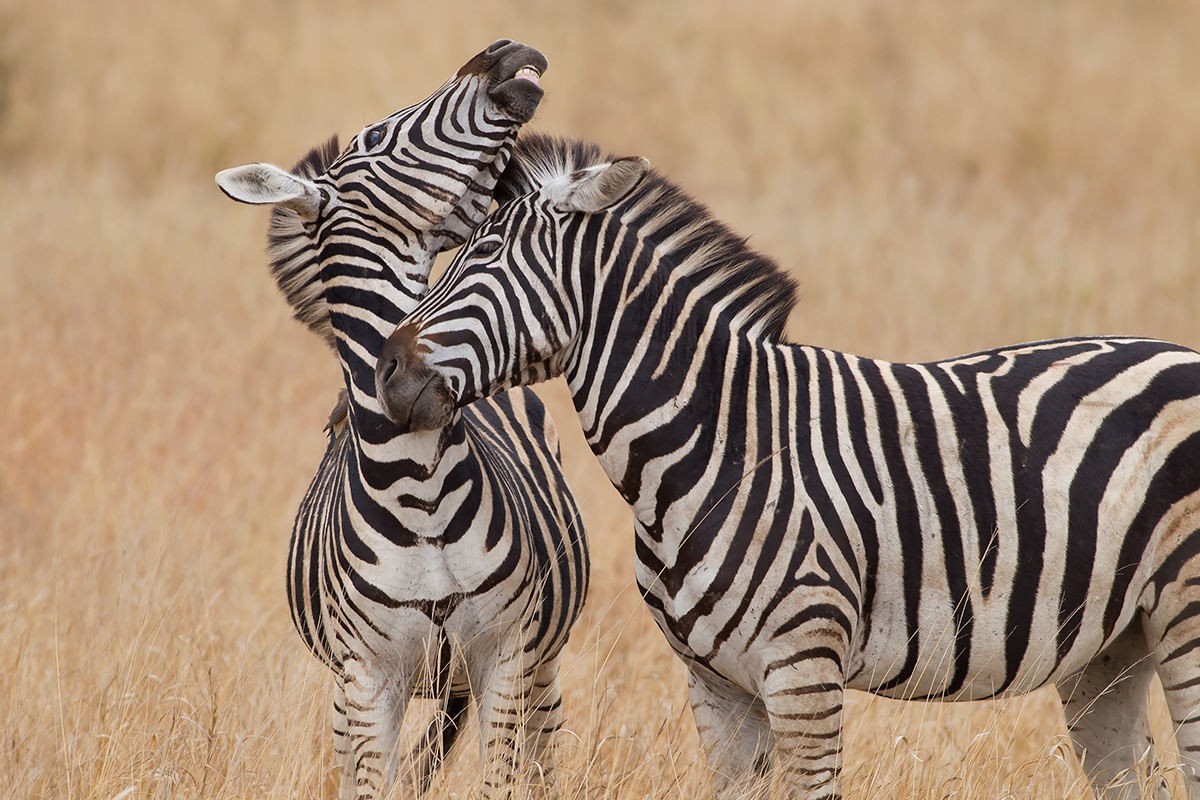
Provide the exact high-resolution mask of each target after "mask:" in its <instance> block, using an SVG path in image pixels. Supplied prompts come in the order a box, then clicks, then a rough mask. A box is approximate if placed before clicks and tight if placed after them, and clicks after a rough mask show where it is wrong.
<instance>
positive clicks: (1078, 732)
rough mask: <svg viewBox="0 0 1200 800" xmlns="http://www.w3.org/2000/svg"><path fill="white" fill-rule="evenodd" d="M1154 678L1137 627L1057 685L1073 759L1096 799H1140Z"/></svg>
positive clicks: (1149, 749)
mask: <svg viewBox="0 0 1200 800" xmlns="http://www.w3.org/2000/svg"><path fill="white" fill-rule="evenodd" d="M1153 677H1154V660H1153V658H1151V656H1150V654H1149V652H1148V648H1147V646H1146V642H1145V637H1144V636H1143V634H1142V630H1141V626H1140V625H1138V624H1137V623H1136V622H1135V623H1134V624H1132V625H1130V626H1129V628H1128V629H1126V631H1125V632H1124V633H1122V634H1121V635H1120V636H1119V637H1117V639H1116V640H1115V641H1114V642H1113V643H1112V644H1111V645H1109V646H1108V648H1106V649H1105V650H1104V651H1103V652H1102V653H1100V654H1099V655H1097V656H1096V657H1095V658H1093V659H1092V661H1091V663H1089V664H1088V665H1087V666H1086V667H1085V668H1084V669H1083V670H1082V671H1081V672H1079V673H1077V674H1075V675H1073V676H1071V677H1070V678H1068V679H1066V680H1064V681H1061V682H1059V684H1058V693H1059V697H1060V698H1061V699H1062V703H1063V712H1064V714H1065V715H1066V718H1067V728H1068V730H1070V732H1071V742H1072V744H1073V746H1074V748H1075V755H1076V756H1078V758H1079V760H1080V761H1081V762H1082V764H1083V769H1084V772H1085V773H1087V777H1088V782H1089V783H1090V784H1091V786H1092V791H1093V792H1094V793H1095V795H1096V797H1097V798H1102V799H1103V800H1133V799H1134V798H1138V797H1141V796H1142V795H1141V794H1140V791H1141V785H1142V783H1143V780H1144V779H1141V778H1140V777H1139V769H1140V771H1142V772H1143V773H1144V772H1145V771H1146V770H1148V769H1150V768H1152V767H1153V765H1154V747H1153V742H1152V741H1151V739H1150V733H1149V727H1148V723H1147V719H1146V702H1147V695H1148V690H1149V687H1150V681H1151V679H1152V678H1153ZM1162 792H1163V788H1161V787H1160V790H1159V793H1160V794H1162ZM1162 796H1164V797H1165V795H1162Z"/></svg>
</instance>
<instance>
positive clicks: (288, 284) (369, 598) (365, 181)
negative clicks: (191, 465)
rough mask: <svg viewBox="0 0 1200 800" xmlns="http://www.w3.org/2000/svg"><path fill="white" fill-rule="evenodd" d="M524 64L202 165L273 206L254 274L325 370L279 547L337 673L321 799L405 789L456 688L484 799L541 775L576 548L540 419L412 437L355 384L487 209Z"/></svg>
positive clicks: (513, 404)
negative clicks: (278, 158)
mask: <svg viewBox="0 0 1200 800" xmlns="http://www.w3.org/2000/svg"><path fill="white" fill-rule="evenodd" d="M544 68H545V59H544V58H543V57H542V55H541V54H540V53H538V52H537V51H536V50H533V49H532V48H529V47H526V46H524V45H521V44H518V43H514V42H507V41H500V42H497V43H495V44H493V45H492V46H491V47H489V48H488V49H487V50H486V51H484V52H483V53H480V54H479V55H478V56H476V57H475V58H474V59H472V60H471V61H470V62H469V63H468V64H467V65H465V66H464V67H463V68H462V69H461V70H459V72H458V74H457V75H456V76H455V77H454V78H453V79H451V80H450V81H448V82H447V83H446V84H445V85H444V86H442V87H441V88H440V89H439V90H438V91H437V92H436V93H434V94H433V95H432V96H430V97H429V98H428V99H426V100H425V101H423V102H421V103H418V104H416V105H414V106H410V107H409V108H405V109H403V110H401V111H399V112H397V113H395V114H393V115H391V116H390V117H388V118H386V119H384V120H382V121H381V122H379V123H377V124H375V125H372V126H369V127H368V128H366V129H365V130H364V131H363V132H362V133H360V134H359V135H358V136H356V137H355V138H354V140H353V141H352V142H351V144H350V146H349V147H348V148H347V149H346V150H345V151H343V152H342V153H341V154H340V155H339V154H338V149H337V144H336V141H331V142H329V143H327V144H326V145H324V146H323V147H320V148H317V149H315V150H313V151H312V152H311V153H310V154H309V155H308V156H307V157H306V158H305V159H304V160H303V161H301V162H300V163H299V164H297V165H296V167H295V168H294V169H293V170H292V171H290V172H288V171H285V170H281V169H279V168H277V167H271V166H270V165H263V164H257V165H249V166H247V167H240V168H236V169H233V170H226V171H225V172H223V173H221V174H220V175H219V176H218V183H219V184H220V185H221V188H222V189H223V190H225V191H226V193H227V194H229V195H230V196H231V197H233V198H234V199H235V200H241V201H244V202H252V203H267V204H272V205H273V206H274V209H273V211H272V218H271V230H270V249H269V255H270V257H271V269H272V272H273V274H274V277H275V279H276V281H277V283H278V285H279V288H280V290H281V291H282V292H283V293H284V295H285V296H286V298H287V299H288V302H289V303H290V304H291V305H292V306H293V308H294V309H295V313H296V316H297V318H298V319H300V320H301V321H302V322H304V323H305V324H306V325H307V326H308V327H309V328H311V329H312V330H313V331H315V332H316V333H317V334H318V335H320V336H321V337H322V338H323V339H325V340H326V341H327V342H328V343H329V344H330V345H331V346H332V347H333V348H334V350H335V352H336V353H337V356H338V359H339V361H340V363H341V366H342V370H343V374H344V377H345V385H346V388H345V390H344V391H343V393H342V396H341V398H340V400H339V403H338V406H337V408H335V410H334V413H333V414H332V416H331V418H330V423H329V428H328V432H329V445H328V449H327V450H326V453H325V456H324V458H323V459H322V462H321V465H320V467H319V469H318V470H317V474H316V476H315V477H314V478H313V480H312V484H311V485H310V487H309V490H308V492H307V494H306V495H305V497H304V500H303V502H302V504H301V507H300V510H299V513H298V515H297V517H296V523H295V527H294V530H293V533H292V544H291V553H290V557H289V560H288V598H289V601H290V603H291V609H292V618H293V621H294V622H295V625H296V629H297V630H298V631H299V632H300V634H301V636H302V637H303V638H304V641H305V642H306V643H307V645H308V647H309V649H310V650H312V652H313V653H314V654H315V655H316V656H317V657H318V658H320V659H321V660H322V661H324V662H325V663H326V664H328V665H329V666H330V667H331V668H332V669H333V671H334V673H335V676H336V680H335V698H334V712H335V713H334V717H335V719H334V738H335V751H336V752H337V754H338V756H339V762H340V767H341V787H340V791H339V797H341V798H358V797H374V796H382V795H384V794H386V793H388V792H389V791H390V790H391V788H392V786H393V785H394V783H395V782H396V780H397V779H399V780H402V781H404V782H405V785H406V788H405V791H406V793H407V794H413V793H420V792H423V791H424V790H425V788H426V787H427V786H428V783H429V780H430V777H431V774H432V771H433V770H434V769H435V768H436V767H437V765H438V763H439V762H440V761H441V759H442V758H443V757H444V754H445V752H446V750H447V749H448V748H449V746H450V745H451V744H452V743H453V741H454V739H455V737H456V735H457V733H458V730H459V727H460V723H461V721H462V718H463V715H464V714H465V712H466V709H467V703H468V698H469V697H470V696H474V697H475V699H476V705H477V707H478V710H479V724H480V730H481V749H482V756H483V759H484V768H485V771H484V776H485V778H484V779H485V784H484V789H485V795H486V796H493V795H496V796H498V795H502V794H505V793H506V792H508V791H509V790H510V789H511V786H512V784H513V782H514V781H520V780H523V779H528V780H530V781H532V782H534V783H535V784H540V785H542V786H543V788H545V789H552V788H553V786H554V773H553V753H552V750H551V745H552V737H553V734H554V733H555V732H556V731H557V730H558V728H559V727H560V726H561V723H562V714H561V694H560V690H559V685H558V664H559V658H560V653H561V651H562V648H563V645H564V644H565V643H566V640H567V636H568V633H569V631H570V628H571V625H572V624H573V623H574V621H575V620H576V619H577V617H578V615H579V613H580V611H581V608H582V606H583V602H584V598H585V595H586V591H587V582H588V550H587V545H586V542H585V539H584V534H583V529H582V525H581V520H580V517H579V512H578V509H577V507H576V504H575V501H574V499H573V497H572V496H571V493H570V491H569V489H568V487H567V485H566V481H565V479H564V476H563V473H562V468H561V464H560V461H559V448H558V438H557V433H556V432H555V430H554V427H553V424H552V422H551V420H550V418H549V416H548V415H547V413H546V410H545V408H544V407H543V406H542V404H541V403H540V402H539V401H538V399H537V398H536V397H535V396H534V395H533V394H532V392H530V391H529V390H528V389H521V390H518V391H514V392H511V393H508V394H502V395H498V396H497V397H495V398H493V399H492V400H490V401H488V402H486V403H481V404H478V405H476V406H474V407H472V408H470V409H467V410H465V411H463V412H462V413H461V414H454V415H452V416H449V417H448V418H447V422H446V424H444V425H442V426H440V427H438V428H437V429H435V430H431V431H419V432H415V431H410V430H408V429H406V428H405V427H402V426H399V425H397V424H395V423H393V422H392V421H390V420H389V419H387V418H386V417H385V416H384V415H383V414H382V413H381V411H380V407H379V403H378V401H377V400H376V395H375V367H376V360H377V356H378V353H379V350H380V348H381V347H382V345H383V342H384V339H385V338H386V336H387V334H388V333H390V332H391V330H392V329H394V328H395V326H396V325H397V324H398V323H399V322H400V321H401V320H403V319H404V317H405V315H406V314H407V313H408V312H409V311H410V310H411V309H412V308H413V307H414V306H415V305H416V303H417V300H418V298H419V297H420V296H421V295H422V294H423V293H424V292H425V291H426V289H427V281H428V276H429V271H430V268H431V266H432V263H433V259H434V256H435V255H436V253H437V252H438V251H439V250H442V249H445V248H448V247H451V246H454V245H457V244H460V243H461V242H462V241H463V240H464V239H465V238H466V236H467V235H469V233H470V231H471V230H472V229H473V228H474V227H475V226H476V225H477V224H478V223H479V222H480V220H482V219H483V217H484V215H485V214H486V213H487V209H488V206H489V204H490V202H491V194H492V189H493V187H494V185H495V183H496V180H497V178H498V177H499V175H500V173H501V171H502V170H503V169H504V166H505V164H506V163H507V161H508V158H509V156H510V155H511V150H512V145H513V141H514V139H515V137H516V135H517V131H518V130H519V129H520V127H521V124H522V123H524V122H526V121H528V120H529V118H530V117H532V115H533V112H534V110H535V108H536V106H537V104H538V101H539V100H540V98H541V93H542V92H541V88H540V86H539V84H538V80H537V78H538V76H539V75H540V73H541V71H542V70H543V69H544ZM413 696H424V697H433V698H439V699H440V700H441V701H442V713H441V714H440V715H439V719H438V720H435V721H434V722H433V723H432V724H431V725H430V727H429V730H428V732H427V734H426V736H425V738H424V740H423V741H422V742H421V743H419V744H418V745H417V747H416V749H415V750H414V751H413V753H412V754H411V756H410V762H409V763H408V764H403V763H398V761H399V759H398V758H397V756H396V754H395V750H396V745H397V736H398V733H399V728H400V723H401V720H402V718H403V716H404V712H405V709H406V706H407V703H408V702H409V699H410V698H411V697H413ZM518 765H520V771H518Z"/></svg>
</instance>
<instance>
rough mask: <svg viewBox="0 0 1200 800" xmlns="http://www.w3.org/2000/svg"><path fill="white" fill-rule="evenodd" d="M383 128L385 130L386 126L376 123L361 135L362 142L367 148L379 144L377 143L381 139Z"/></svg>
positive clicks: (370, 148) (369, 148) (373, 147)
mask: <svg viewBox="0 0 1200 800" xmlns="http://www.w3.org/2000/svg"><path fill="white" fill-rule="evenodd" d="M385 130H387V126H385V125H376V126H375V127H374V128H371V130H369V131H367V132H366V134H364V135H363V144H364V145H365V146H366V148H367V149H368V150H374V149H375V148H376V147H378V146H379V143H380V142H382V141H383V132H384V131H385Z"/></svg>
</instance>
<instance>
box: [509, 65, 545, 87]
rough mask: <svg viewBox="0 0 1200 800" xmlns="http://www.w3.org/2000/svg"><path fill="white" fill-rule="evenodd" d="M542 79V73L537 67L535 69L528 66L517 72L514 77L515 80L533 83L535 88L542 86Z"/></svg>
mask: <svg viewBox="0 0 1200 800" xmlns="http://www.w3.org/2000/svg"><path fill="white" fill-rule="evenodd" d="M541 77H542V73H541V72H540V71H539V70H538V69H537V67H533V66H530V65H528V64H526V65H525V66H523V67H521V68H520V69H519V70H517V74H516V75H513V78H514V79H515V78H520V79H522V80H527V81H530V82H532V83H533V84H534V85H535V86H541V85H542V83H541V81H540V80H539V79H540V78H541Z"/></svg>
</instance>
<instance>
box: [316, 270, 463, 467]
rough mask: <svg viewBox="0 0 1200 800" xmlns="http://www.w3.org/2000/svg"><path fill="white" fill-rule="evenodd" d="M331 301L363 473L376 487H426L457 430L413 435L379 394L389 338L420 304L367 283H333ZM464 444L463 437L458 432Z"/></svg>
mask: <svg viewBox="0 0 1200 800" xmlns="http://www.w3.org/2000/svg"><path fill="white" fill-rule="evenodd" d="M329 283H331V284H332V286H329V285H327V287H326V296H327V298H328V302H329V309H330V315H329V318H330V324H331V325H332V327H333V330H334V333H335V338H334V341H335V349H336V350H337V355H338V360H339V361H340V363H341V366H342V377H343V380H344V382H345V388H346V395H347V402H348V424H349V427H350V429H351V431H350V435H352V436H353V437H354V441H355V443H356V447H355V449H356V451H357V463H358V472H359V473H360V474H361V475H362V477H363V479H364V481H365V483H366V484H367V485H369V486H371V487H376V488H380V489H382V488H384V487H390V486H393V485H394V484H396V483H397V482H398V481H402V480H408V481H412V480H417V481H425V480H428V479H429V478H430V476H432V475H434V474H435V473H437V471H438V470H439V467H440V466H441V463H442V460H443V458H444V457H445V455H446V451H447V449H448V448H449V447H450V446H451V445H452V444H453V440H454V435H453V434H454V430H453V429H456V428H460V427H461V426H460V425H459V424H458V421H459V416H458V415H456V416H455V418H454V420H453V421H452V422H451V424H450V425H449V426H447V427H446V428H443V429H441V430H436V431H408V430H405V429H402V428H400V427H399V426H398V425H396V423H394V422H392V421H391V420H390V419H388V418H387V416H386V415H384V413H383V410H382V408H381V407H380V405H379V401H378V399H377V397H376V393H375V365H376V364H377V363H378V361H379V352H380V350H381V349H382V347H383V343H384V341H385V340H386V338H387V336H388V335H389V334H390V333H391V332H392V330H394V329H395V327H396V325H398V324H399V322H400V321H401V320H403V318H404V316H405V314H406V313H407V311H408V310H409V306H411V305H413V304H415V302H416V300H415V298H412V297H410V296H409V295H408V294H407V293H404V292H397V291H394V290H393V291H391V292H386V293H385V291H383V290H380V289H379V288H378V287H376V291H374V292H370V291H364V290H363V289H362V283H361V282H353V283H351V282H349V281H345V280H343V285H344V286H345V289H346V290H345V291H341V292H339V290H338V288H339V283H338V282H337V281H336V279H335V280H333V281H329ZM458 438H459V439H461V438H462V436H461V431H459V432H458Z"/></svg>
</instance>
